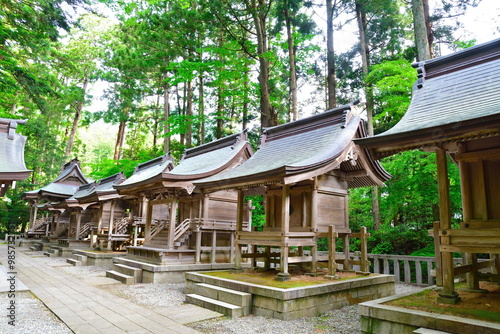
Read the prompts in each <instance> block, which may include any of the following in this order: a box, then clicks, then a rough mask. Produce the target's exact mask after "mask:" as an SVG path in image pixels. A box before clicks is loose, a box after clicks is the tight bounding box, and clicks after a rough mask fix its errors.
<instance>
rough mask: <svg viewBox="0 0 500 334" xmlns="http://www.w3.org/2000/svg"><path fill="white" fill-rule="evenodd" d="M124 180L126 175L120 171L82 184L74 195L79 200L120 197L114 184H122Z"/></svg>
mask: <svg viewBox="0 0 500 334" xmlns="http://www.w3.org/2000/svg"><path fill="white" fill-rule="evenodd" d="M124 181H125V175H124V174H123V172H120V173H117V174H115V175H111V176H108V177H106V178H104V179H101V180H99V181H95V182H93V183H89V184H85V185H82V186H80V187H79V188H78V191H77V192H76V193H75V194H74V196H73V197H74V198H75V199H76V200H78V201H79V202H82V201H89V200H93V201H98V200H104V199H108V198H114V197H119V195H118V193H117V191H116V189H115V188H114V187H113V186H114V185H118V184H121V183H123V182H124Z"/></svg>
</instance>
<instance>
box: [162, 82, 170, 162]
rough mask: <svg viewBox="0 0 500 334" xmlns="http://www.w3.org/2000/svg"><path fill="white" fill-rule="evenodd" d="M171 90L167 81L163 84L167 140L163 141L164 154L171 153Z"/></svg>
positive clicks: (164, 129)
mask: <svg viewBox="0 0 500 334" xmlns="http://www.w3.org/2000/svg"><path fill="white" fill-rule="evenodd" d="M165 79H166V78H165ZM169 89H170V87H169V86H168V83H167V82H166V80H165V81H164V84H163V121H164V122H165V123H164V127H163V134H164V136H165V138H164V139H163V152H164V153H168V152H169V151H170V135H169V134H168V133H169V132H170V125H169V123H168V122H169V117H170V102H169V99H170V96H169V95H170V94H169V93H170V91H169Z"/></svg>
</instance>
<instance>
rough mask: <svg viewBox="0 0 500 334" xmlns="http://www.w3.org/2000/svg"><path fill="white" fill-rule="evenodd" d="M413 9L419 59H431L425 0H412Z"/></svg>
mask: <svg viewBox="0 0 500 334" xmlns="http://www.w3.org/2000/svg"><path fill="white" fill-rule="evenodd" d="M411 10H412V13H413V30H414V34H415V45H416V47H417V53H418V56H417V61H424V60H427V59H430V58H431V54H430V46H429V36H428V34H427V24H426V20H425V11H424V4H423V1H422V0H411Z"/></svg>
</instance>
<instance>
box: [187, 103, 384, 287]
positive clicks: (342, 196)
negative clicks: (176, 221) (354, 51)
mask: <svg viewBox="0 0 500 334" xmlns="http://www.w3.org/2000/svg"><path fill="white" fill-rule="evenodd" d="M365 136H366V132H365V126H364V122H363V121H362V120H361V118H360V117H359V116H358V115H357V113H356V107H355V105H353V104H350V105H345V106H342V107H339V108H336V109H333V110H329V111H326V112H324V113H322V114H319V115H316V116H311V117H308V118H304V119H301V120H298V121H295V122H291V123H287V124H283V125H280V126H276V127H272V128H267V129H265V130H264V132H263V135H262V139H261V143H260V148H259V150H258V151H257V152H256V153H255V154H254V155H253V156H252V157H251V158H250V159H249V160H248V161H246V162H244V163H243V164H242V165H241V166H239V167H237V168H234V169H233V170H231V171H228V172H226V173H223V174H219V175H216V176H214V177H210V178H207V179H204V180H201V181H198V182H195V185H196V186H197V187H200V188H202V190H203V191H204V192H206V193H210V192H212V191H220V190H223V189H237V191H238V227H237V228H238V233H237V238H236V245H237V249H236V252H237V253H236V254H237V257H236V267H237V269H239V268H240V266H241V260H242V258H251V259H253V260H254V262H255V259H257V258H262V259H263V261H264V263H265V267H267V268H269V267H270V266H271V263H272V261H273V257H275V256H276V255H273V254H271V248H279V250H280V253H279V254H278V257H279V270H280V272H279V274H278V278H277V279H280V280H287V279H289V276H290V275H289V265H293V264H303V265H308V266H310V270H311V272H312V273H315V272H316V271H317V265H318V263H319V262H329V263H330V266H329V268H330V270H329V274H330V275H331V276H333V275H335V269H336V264H337V263H343V265H344V268H345V269H348V268H350V265H351V264H350V263H349V256H344V257H343V258H342V259H340V258H337V259H336V258H335V249H334V247H332V246H333V245H334V241H335V238H336V237H341V238H343V240H344V244H345V252H347V253H348V250H349V238H351V237H361V238H362V240H363V241H366V237H367V235H366V234H363V231H362V233H357V234H353V233H351V229H350V228H349V219H348V210H347V208H348V193H349V189H350V188H354V187H365V186H373V185H381V184H382V182H383V181H385V180H387V179H388V178H389V177H390V176H389V175H388V174H387V173H386V172H385V170H384V169H383V168H382V167H381V166H380V165H379V163H378V162H376V161H374V160H372V159H371V157H370V155H368V154H367V153H366V152H365V151H364V150H362V149H360V148H359V147H358V146H357V145H355V144H354V142H353V139H355V138H362V137H365ZM254 194H262V195H264V201H265V209H266V222H265V226H264V228H263V231H244V229H243V227H242V224H241V223H242V220H243V219H242V213H243V205H244V200H243V199H244V196H245V195H254ZM321 237H328V238H329V240H330V247H331V249H330V252H329V257H328V256H322V257H320V256H319V255H318V253H317V243H318V239H319V238H321ZM245 245H248V246H252V249H253V250H251V251H249V252H248V253H245V254H243V253H242V247H243V246H245ZM257 246H262V247H263V248H264V249H265V251H264V253H262V252H258V249H261V248H262V247H257ZM305 247H309V248H310V254H309V255H306V254H305V252H304V248H305ZM293 249H296V250H297V252H295V253H293V254H292V250H293ZM358 264H361V265H362V270H364V271H368V261H367V252H366V247H365V248H364V252H363V255H362V259H361V260H360V262H359V263H358Z"/></svg>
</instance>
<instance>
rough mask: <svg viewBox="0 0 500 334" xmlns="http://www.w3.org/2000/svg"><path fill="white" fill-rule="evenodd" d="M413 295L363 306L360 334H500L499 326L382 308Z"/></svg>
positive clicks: (445, 316)
mask: <svg viewBox="0 0 500 334" xmlns="http://www.w3.org/2000/svg"><path fill="white" fill-rule="evenodd" d="M431 288H432V287H431ZM427 289H428V288H427ZM422 290H425V289H422ZM411 294H413V293H406V294H400V295H397V296H392V297H387V298H382V299H377V300H372V301H369V302H365V303H362V304H360V305H359V313H360V315H361V332H362V333H367V334H368V333H369V334H372V333H373V334H385V333H398V334H400V333H401V334H406V333H408V334H411V333H414V332H415V331H416V330H422V329H430V330H434V331H441V332H445V333H457V334H477V333H481V334H493V333H497V334H498V333H500V324H496V323H492V322H486V321H481V320H474V319H465V318H460V317H455V316H450V315H444V314H437V313H430V312H424V311H418V310H410V309H405V308H400V307H395V306H390V305H384V304H383V303H386V302H388V301H391V300H394V299H399V298H402V297H405V296H409V295H411Z"/></svg>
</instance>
